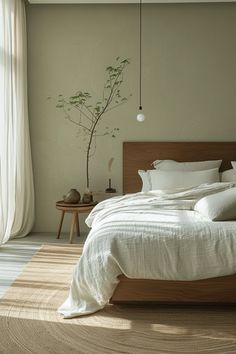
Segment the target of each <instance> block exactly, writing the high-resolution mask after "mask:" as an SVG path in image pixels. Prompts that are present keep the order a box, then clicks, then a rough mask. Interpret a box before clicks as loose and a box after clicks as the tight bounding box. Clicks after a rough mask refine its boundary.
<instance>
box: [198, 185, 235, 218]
mask: <svg viewBox="0 0 236 354" xmlns="http://www.w3.org/2000/svg"><path fill="white" fill-rule="evenodd" d="M194 210H196V211H197V212H198V213H200V214H201V215H203V216H205V217H207V218H209V219H210V220H213V221H226V220H236V188H230V189H227V190H226V191H223V192H218V193H215V194H211V195H208V196H207V197H204V198H201V199H200V200H199V201H198V202H197V203H196V204H195V206H194Z"/></svg>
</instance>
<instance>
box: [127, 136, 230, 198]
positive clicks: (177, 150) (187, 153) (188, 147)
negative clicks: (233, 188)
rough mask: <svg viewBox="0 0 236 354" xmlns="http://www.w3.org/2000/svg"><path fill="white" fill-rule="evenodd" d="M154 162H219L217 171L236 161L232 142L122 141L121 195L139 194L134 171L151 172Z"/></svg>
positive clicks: (139, 183) (138, 185)
mask: <svg viewBox="0 0 236 354" xmlns="http://www.w3.org/2000/svg"><path fill="white" fill-rule="evenodd" d="M155 160H176V161H180V162H186V161H204V160H223V162H222V165H221V168H220V170H221V171H224V170H227V169H229V168H232V166H231V163H230V161H236V142H124V143H123V192H124V193H135V192H139V191H140V190H141V187H142V183H141V179H140V177H139V175H138V170H150V169H152V166H151V163H152V162H153V161H155Z"/></svg>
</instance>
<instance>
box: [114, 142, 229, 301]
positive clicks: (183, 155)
mask: <svg viewBox="0 0 236 354" xmlns="http://www.w3.org/2000/svg"><path fill="white" fill-rule="evenodd" d="M157 159H160V160H167V159H171V160H176V161H180V162H187V161H204V160H223V162H222V165H221V168H220V170H221V171H224V170H227V169H229V168H232V166H231V163H230V161H236V142H125V143H124V144H123V191H124V193H125V194H126V193H135V192H138V191H140V190H141V179H140V177H139V176H138V170H139V169H141V170H147V169H151V168H152V167H151V163H152V162H153V161H155V160H157ZM119 280H120V282H119V284H118V285H117V287H116V289H115V291H114V294H113V296H112V298H111V301H110V302H111V303H136V302H139V303H140V302H151V303H153V302H154V303H191V304H192V303H236V274H233V275H230V276H223V277H218V278H210V279H204V280H195V281H168V280H148V279H129V278H127V277H125V276H124V275H121V276H120V277H119Z"/></svg>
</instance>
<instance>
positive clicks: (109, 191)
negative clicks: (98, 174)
mask: <svg viewBox="0 0 236 354" xmlns="http://www.w3.org/2000/svg"><path fill="white" fill-rule="evenodd" d="M105 192H106V193H116V189H115V188H112V186H111V178H109V182H108V188H107V189H106V190H105Z"/></svg>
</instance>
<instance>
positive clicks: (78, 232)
mask: <svg viewBox="0 0 236 354" xmlns="http://www.w3.org/2000/svg"><path fill="white" fill-rule="evenodd" d="M76 229H77V236H80V228H79V213H78V215H77V217H76Z"/></svg>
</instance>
